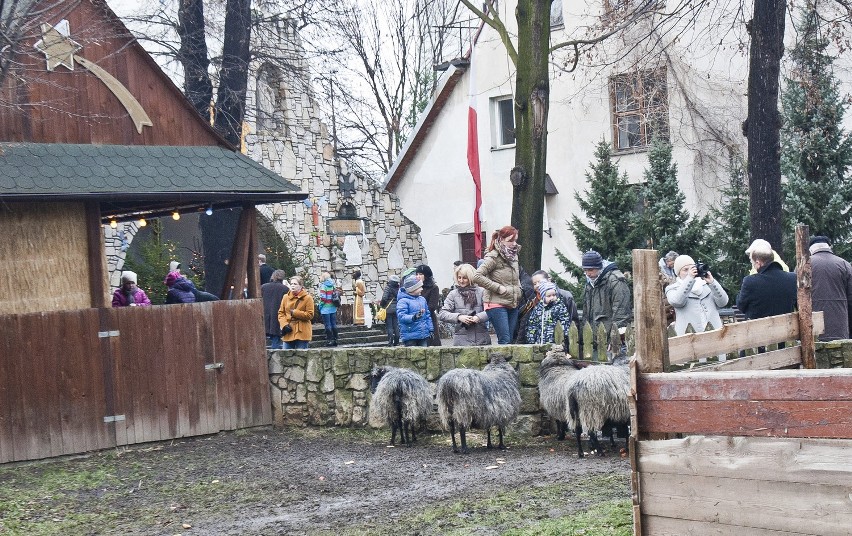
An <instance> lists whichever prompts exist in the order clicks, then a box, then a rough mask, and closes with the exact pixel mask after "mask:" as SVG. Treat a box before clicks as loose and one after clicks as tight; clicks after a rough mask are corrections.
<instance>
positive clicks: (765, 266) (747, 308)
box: [737, 239, 796, 320]
mask: <svg viewBox="0 0 852 536" xmlns="http://www.w3.org/2000/svg"><path fill="white" fill-rule="evenodd" d="M746 254H747V255H748V256H749V258H750V259H751V265H752V267H754V269H755V270H756V271H757V273H755V274H752V275H748V276H746V277H745V278H744V279H743V284H742V286H741V287H740V294H739V295H738V296H737V308H738V309H739V310H740V311H742V313H743V314H744V315H745V317H746V318H747V319H749V320H754V319H756V318H765V317H767V316H775V315H783V314H786V313H792V312H793V309H795V308H796V274H794V273H792V272H786V271H784V269H783V268H782V267H781V264H780V263H778V261H776V260H775V256H774V254H773V252H772V246H771V245H770V244H769V242H767V241H766V240H763V239H757V240H755V241H754V242H752V244H751V246H749V248H748V249H747V250H746Z"/></svg>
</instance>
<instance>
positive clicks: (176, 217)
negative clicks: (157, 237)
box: [172, 210, 180, 221]
mask: <svg viewBox="0 0 852 536" xmlns="http://www.w3.org/2000/svg"><path fill="white" fill-rule="evenodd" d="M172 219H173V220H175V221H177V220H179V219H180V212H178V211H177V210H176V211H174V212H172Z"/></svg>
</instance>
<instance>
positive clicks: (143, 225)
mask: <svg viewBox="0 0 852 536" xmlns="http://www.w3.org/2000/svg"><path fill="white" fill-rule="evenodd" d="M146 225H148V222H147V221H145V218H139V227H145V226H146Z"/></svg>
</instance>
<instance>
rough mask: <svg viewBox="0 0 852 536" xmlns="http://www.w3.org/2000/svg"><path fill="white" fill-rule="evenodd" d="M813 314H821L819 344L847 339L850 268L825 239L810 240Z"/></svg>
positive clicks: (851, 290) (851, 300)
mask: <svg viewBox="0 0 852 536" xmlns="http://www.w3.org/2000/svg"><path fill="white" fill-rule="evenodd" d="M810 251H811V274H812V285H813V286H812V292H813V293H812V299H813V310H814V311H823V313H824V317H823V318H824V320H825V331H824V332H823V334H822V335H820V337H819V339H820V340H821V341H831V340H835V339H848V338H849V326H850V324H851V323H850V316H849V315H850V314H852V265H850V264H849V263H848V262H847V261H845V260H844V259H842V258H840V257H838V256H837V255H835V254H834V252H833V251H832V250H831V240H829V238H828V237H827V236H815V237H813V238H812V239H811V244H810Z"/></svg>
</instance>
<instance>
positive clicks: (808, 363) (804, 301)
mask: <svg viewBox="0 0 852 536" xmlns="http://www.w3.org/2000/svg"><path fill="white" fill-rule="evenodd" d="M809 240H810V238H809V229H808V226H807V225H804V224H801V223H800V224H798V225H796V279H797V280H796V285H797V288H798V291H797V297H796V299H797V302H798V306H799V340H800V341H801V344H802V366H803V367H804V368H806V369H815V368H816V348H815V346H814V319H813V304H812V302H811V251H810V249H809V248H808V242H809Z"/></svg>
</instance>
